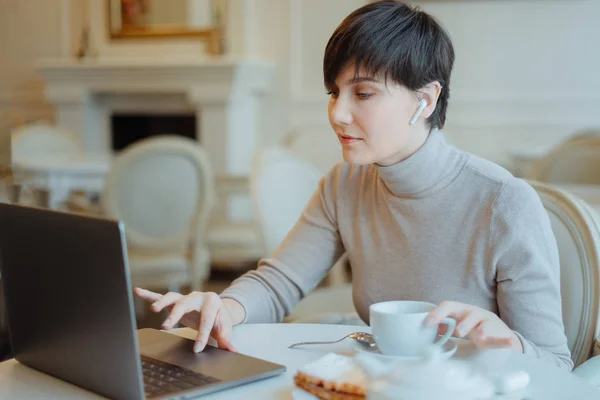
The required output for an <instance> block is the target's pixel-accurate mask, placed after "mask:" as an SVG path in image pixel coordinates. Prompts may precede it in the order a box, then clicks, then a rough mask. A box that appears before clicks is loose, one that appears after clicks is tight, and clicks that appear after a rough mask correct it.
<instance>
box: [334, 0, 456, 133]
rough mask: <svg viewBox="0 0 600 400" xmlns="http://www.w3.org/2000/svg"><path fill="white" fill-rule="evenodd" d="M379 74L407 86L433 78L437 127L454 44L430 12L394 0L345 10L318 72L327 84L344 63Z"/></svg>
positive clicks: (443, 107) (431, 121)
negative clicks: (437, 87) (439, 88)
mask: <svg viewBox="0 0 600 400" xmlns="http://www.w3.org/2000/svg"><path fill="white" fill-rule="evenodd" d="M352 64H353V65H354V67H355V68H356V74H358V72H359V69H361V68H362V69H363V70H365V72H367V73H369V74H372V75H373V76H377V75H379V76H383V77H384V79H385V80H386V81H387V80H389V79H391V80H392V81H393V82H395V83H397V84H400V85H402V86H404V87H406V88H408V89H409V90H418V89H420V88H422V87H424V86H425V85H427V84H429V83H431V82H433V81H436V80H437V81H439V82H440V84H441V85H442V92H441V93H440V96H439V98H438V103H437V106H436V109H435V111H434V113H433V114H432V115H431V116H430V117H429V118H428V123H429V126H430V127H431V128H440V129H441V128H443V127H444V123H445V122H446V109H447V108H448V99H449V97H450V75H451V73H452V67H453V65H454V47H453V45H452V41H451V39H450V35H449V34H448V33H447V32H446V31H445V29H444V28H442V26H441V25H440V24H439V23H438V22H437V21H436V20H435V18H433V17H432V16H431V15H429V14H427V13H426V12H424V11H421V10H420V9H419V8H418V7H411V6H408V5H406V4H404V3H402V2H399V1H393V0H391V1H390V0H388V1H377V2H374V3H370V4H367V5H365V6H363V7H361V8H359V9H357V10H355V11H354V12H352V13H351V14H350V15H348V16H347V17H346V18H345V19H344V20H343V21H342V23H341V24H340V25H339V26H338V27H337V28H336V30H335V32H334V33H333V35H332V36H331V38H330V39H329V42H328V43H327V47H326V48H325V56H324V58H323V76H324V80H325V87H326V88H328V89H329V88H331V87H333V86H334V85H335V80H336V79H337V77H338V76H339V74H340V73H341V72H342V70H343V69H344V68H346V67H347V66H349V65H352Z"/></svg>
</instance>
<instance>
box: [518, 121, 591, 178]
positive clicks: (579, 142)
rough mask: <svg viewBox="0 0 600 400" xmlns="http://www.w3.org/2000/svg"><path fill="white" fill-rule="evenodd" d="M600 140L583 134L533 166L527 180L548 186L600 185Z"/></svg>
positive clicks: (557, 148)
mask: <svg viewBox="0 0 600 400" xmlns="http://www.w3.org/2000/svg"><path fill="white" fill-rule="evenodd" d="M598 171H600V136H595V135H592V134H591V133H582V134H580V135H577V136H574V137H573V138H571V139H569V140H567V141H566V142H564V143H561V144H560V145H558V146H557V147H556V148H554V149H553V150H552V151H551V152H550V153H548V154H546V155H545V156H543V157H542V158H540V159H539V160H536V161H535V162H533V164H532V165H531V168H530V170H529V173H528V174H527V178H528V179H531V180H536V181H540V182H548V183H578V184H600V174H599V173H598Z"/></svg>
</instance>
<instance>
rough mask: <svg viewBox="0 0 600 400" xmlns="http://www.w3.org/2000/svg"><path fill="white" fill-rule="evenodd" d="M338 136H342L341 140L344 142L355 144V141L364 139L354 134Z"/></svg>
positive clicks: (340, 136)
mask: <svg viewBox="0 0 600 400" xmlns="http://www.w3.org/2000/svg"><path fill="white" fill-rule="evenodd" d="M338 137H339V138H340V142H342V144H353V143H356V142H359V141H361V140H362V139H359V138H355V137H353V136H347V135H338Z"/></svg>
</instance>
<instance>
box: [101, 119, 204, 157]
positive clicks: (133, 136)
mask: <svg viewBox="0 0 600 400" xmlns="http://www.w3.org/2000/svg"><path fill="white" fill-rule="evenodd" d="M196 126H197V125H196V115H195V114H194V113H191V114H158V113H152V114H148V113H121V112H115V113H113V114H112V116H111V143H112V150H113V151H115V152H118V151H121V150H123V149H124V148H126V147H127V146H129V145H130V144H133V143H135V142H137V141H138V140H142V139H146V138H149V137H153V136H159V135H178V136H183V137H187V138H190V139H195V140H199V139H200V138H199V135H198V133H197V132H196Z"/></svg>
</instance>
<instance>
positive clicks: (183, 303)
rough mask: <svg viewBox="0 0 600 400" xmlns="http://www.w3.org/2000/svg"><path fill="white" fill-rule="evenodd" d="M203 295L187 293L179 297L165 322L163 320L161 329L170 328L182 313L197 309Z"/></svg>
mask: <svg viewBox="0 0 600 400" xmlns="http://www.w3.org/2000/svg"><path fill="white" fill-rule="evenodd" d="M202 303H203V297H202V296H192V295H188V296H185V297H183V298H182V299H180V300H179V301H178V302H177V303H175V305H174V306H173V308H172V309H171V312H170V313H169V316H168V317H167V319H165V322H163V324H162V327H163V329H171V328H172V327H173V326H175V324H176V323H177V322H179V320H180V319H181V317H183V315H184V314H186V313H189V312H190V311H198V310H200V308H201V307H202Z"/></svg>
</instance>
